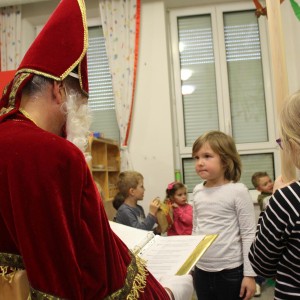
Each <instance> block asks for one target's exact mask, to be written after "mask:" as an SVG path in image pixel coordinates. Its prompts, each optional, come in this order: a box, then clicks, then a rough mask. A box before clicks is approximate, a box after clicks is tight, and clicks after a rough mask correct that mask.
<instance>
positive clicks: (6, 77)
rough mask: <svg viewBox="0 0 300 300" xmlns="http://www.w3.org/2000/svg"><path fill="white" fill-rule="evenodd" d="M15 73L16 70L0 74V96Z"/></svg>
mask: <svg viewBox="0 0 300 300" xmlns="http://www.w3.org/2000/svg"><path fill="white" fill-rule="evenodd" d="M15 73H16V70H11V71H2V72H0V95H1V96H2V92H3V90H4V88H5V87H6V85H7V84H8V83H9V82H10V81H11V80H12V79H13V78H14V75H15Z"/></svg>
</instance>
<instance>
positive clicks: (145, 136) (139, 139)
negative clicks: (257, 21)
mask: <svg viewBox="0 0 300 300" xmlns="http://www.w3.org/2000/svg"><path fill="white" fill-rule="evenodd" d="M58 2H59V1H58V0H51V1H48V2H42V3H36V4H27V5H23V11H22V18H23V23H22V24H23V37H24V39H23V41H24V42H23V44H22V46H23V53H25V51H26V50H27V48H28V46H29V45H30V43H31V42H32V40H33V33H34V28H35V26H36V25H42V24H43V23H45V22H46V20H47V18H48V16H49V15H50V13H51V12H52V11H53V10H54V8H55V7H56V5H57V3H58ZM213 2H219V3H220V2H236V1H226V0H215V1H207V0H185V1H182V0H180V1H178V0H165V2H164V0H157V1H155V0H142V8H141V31H140V54H139V66H138V78H137V87H136V99H135V107H134V111H133V124H132V131H131V136H130V141H129V143H130V144H129V145H130V146H129V150H130V153H131V156H132V160H133V166H134V169H135V170H137V171H140V172H141V173H142V174H143V175H144V177H145V187H146V193H145V199H144V201H143V203H142V205H143V206H144V208H145V210H146V211H147V210H148V205H149V201H150V200H151V199H152V198H154V197H156V196H160V197H161V198H164V193H165V189H166V186H167V184H168V183H169V182H171V181H173V179H174V161H175V158H174V157H175V151H174V147H173V143H174V141H173V140H174V139H173V136H172V135H173V130H172V115H171V111H172V105H171V98H172V97H171V95H172V93H171V92H172V87H171V78H172V77H171V74H170V72H169V62H170V59H169V56H168V47H167V40H168V35H167V31H166V26H167V24H168V17H167V15H166V11H167V10H168V9H169V8H170V7H171V6H183V5H186V4H191V5H195V4H199V3H203V4H204V3H210V4H211V3H213ZM243 2H251V3H253V2H252V0H245V1H243ZM165 3H166V5H167V6H166V7H165ZM86 6H87V16H88V18H100V16H99V8H98V1H97V0H86ZM282 19H283V29H284V34H285V41H286V57H287V68H288V72H289V85H290V91H291V92H292V91H295V90H297V89H299V88H300V80H299V76H300V75H299V71H298V70H299V69H300V68H299V67H300V66H299V64H300V62H299V59H298V58H297V54H298V53H299V51H300V40H299V38H298V37H299V35H300V22H299V21H298V20H297V19H296V17H295V16H294V14H293V11H292V9H291V5H290V2H289V1H285V2H284V3H283V4H282ZM66 22H67V20H66ZM54 46H55V45H54Z"/></svg>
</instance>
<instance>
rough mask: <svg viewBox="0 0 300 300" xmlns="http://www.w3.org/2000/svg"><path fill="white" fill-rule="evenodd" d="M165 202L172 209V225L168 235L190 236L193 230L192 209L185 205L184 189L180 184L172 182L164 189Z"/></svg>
mask: <svg viewBox="0 0 300 300" xmlns="http://www.w3.org/2000/svg"><path fill="white" fill-rule="evenodd" d="M166 201H170V202H171V204H172V207H173V224H172V226H171V227H170V228H169V229H168V233H167V234H168V235H190V234H191V233H192V228H193V208H192V206H191V205H189V204H188V203H187V191H186V187H185V185H184V184H183V183H181V182H172V183H170V184H169V185H168V188H167V189H166Z"/></svg>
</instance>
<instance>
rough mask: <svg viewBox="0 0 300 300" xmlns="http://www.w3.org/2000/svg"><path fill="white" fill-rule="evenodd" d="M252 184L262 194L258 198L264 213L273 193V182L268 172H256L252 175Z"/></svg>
mask: <svg viewBox="0 0 300 300" xmlns="http://www.w3.org/2000/svg"><path fill="white" fill-rule="evenodd" d="M251 180H252V184H253V186H254V187H255V188H256V189H257V190H258V191H259V192H260V194H259V195H258V197H257V202H258V204H259V207H260V210H261V211H264V210H265V208H266V206H267V205H268V203H269V199H270V197H271V195H272V193H273V181H272V179H271V178H270V176H269V175H268V173H267V172H256V173H254V174H253V175H252V178H251Z"/></svg>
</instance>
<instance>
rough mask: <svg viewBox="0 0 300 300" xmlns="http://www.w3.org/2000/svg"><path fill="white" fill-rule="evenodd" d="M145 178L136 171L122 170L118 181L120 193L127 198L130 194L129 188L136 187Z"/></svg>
mask: <svg viewBox="0 0 300 300" xmlns="http://www.w3.org/2000/svg"><path fill="white" fill-rule="evenodd" d="M143 179H144V177H143V175H142V174H141V173H139V172H136V171H124V172H121V173H120V174H119V178H118V182H117V187H118V190H119V193H120V194H122V196H123V197H124V198H127V197H128V195H129V190H130V189H131V188H133V189H135V188H136V187H137V186H138V184H139V182H140V181H141V180H143Z"/></svg>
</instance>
